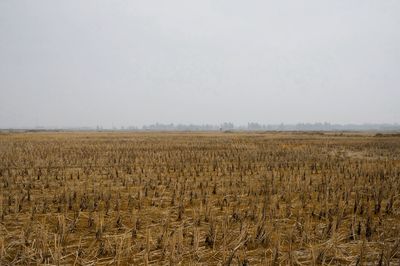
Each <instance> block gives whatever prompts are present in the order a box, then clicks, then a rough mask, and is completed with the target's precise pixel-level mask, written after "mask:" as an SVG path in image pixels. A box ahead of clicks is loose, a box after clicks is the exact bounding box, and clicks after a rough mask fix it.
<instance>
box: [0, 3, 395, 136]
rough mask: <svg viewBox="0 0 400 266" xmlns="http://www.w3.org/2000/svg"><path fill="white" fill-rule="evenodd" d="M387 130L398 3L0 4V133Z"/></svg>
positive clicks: (392, 114) (392, 101)
mask: <svg viewBox="0 0 400 266" xmlns="http://www.w3.org/2000/svg"><path fill="white" fill-rule="evenodd" d="M224 121H231V122H234V123H235V124H247V122H260V123H265V124H272V123H281V122H283V123H298V122H325V121H326V122H331V123H399V122H400V1H398V0H385V1H378V0H375V1H371V0H357V1H351V0H337V1H332V0H329V1H328V0H326V1H325V0H309V1H285V0H279V1H278V0H277V1H265V0H263V1H233V0H226V1H218V0H209V1H208V0H201V1H188V0H182V1H170V0H169V1H128V0H127V1H103V0H95V1H94V0H93V1H82V0H77V1H71V0H68V1H55V0H48V1H42V0H35V1H32V0H29V1H16V0H1V1H0V128H7V127H35V126H47V127H68V126H96V125H102V126H104V127H110V126H113V125H114V126H117V127H119V126H129V125H137V126H141V125H143V124H150V123H155V122H161V123H171V122H172V123H197V124H201V123H211V124H218V123H221V122H224Z"/></svg>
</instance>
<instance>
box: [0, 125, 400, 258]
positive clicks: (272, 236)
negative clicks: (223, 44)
mask: <svg viewBox="0 0 400 266" xmlns="http://www.w3.org/2000/svg"><path fill="white" fill-rule="evenodd" d="M0 189H1V191H0V264H1V265H8V264H76V265H94V264H96V265H101V264H120V265H128V264H131V265H178V264H181V265H328V264H330V265H338V264H339V265H389V264H390V265H398V264H399V263H400V253H399V252H400V197H399V195H400V136H398V135H389V136H385V135H376V136H375V135H373V134H355V133H352V134H333V133H332V134H322V133H321V134H307V133H232V132H231V133H222V132H221V133H122V132H121V133H107V132H91V133H90V132H89V133H84V132H82V133H68V132H65V133H62V132H58V133H45V132H44V133H40V132H36V133H10V134H1V135H0Z"/></svg>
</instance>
